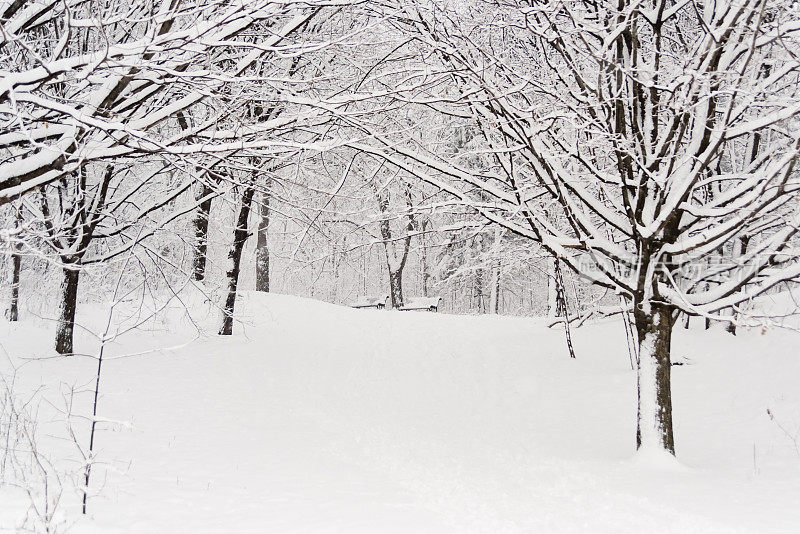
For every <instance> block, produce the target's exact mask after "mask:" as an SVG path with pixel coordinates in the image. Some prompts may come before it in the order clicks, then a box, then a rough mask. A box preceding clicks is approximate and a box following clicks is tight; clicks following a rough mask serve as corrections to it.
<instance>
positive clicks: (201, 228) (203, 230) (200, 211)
mask: <svg viewBox="0 0 800 534" xmlns="http://www.w3.org/2000/svg"><path fill="white" fill-rule="evenodd" d="M212 191H213V190H212V189H211V188H210V187H209V186H207V185H206V184H202V183H201V184H200V189H199V191H198V192H197V197H196V198H197V200H200V199H202V198H205V197H208V196H209V195H211V193H212ZM210 213H211V198H210V197H209V198H207V199H206V200H204V201H203V202H202V203H201V204H200V207H199V208H197V213H196V214H195V217H194V237H195V245H194V246H195V249H194V258H193V265H192V273H193V276H194V279H195V280H196V281H198V282H202V281H203V280H205V277H206V258H207V256H208V218H209V215H210Z"/></svg>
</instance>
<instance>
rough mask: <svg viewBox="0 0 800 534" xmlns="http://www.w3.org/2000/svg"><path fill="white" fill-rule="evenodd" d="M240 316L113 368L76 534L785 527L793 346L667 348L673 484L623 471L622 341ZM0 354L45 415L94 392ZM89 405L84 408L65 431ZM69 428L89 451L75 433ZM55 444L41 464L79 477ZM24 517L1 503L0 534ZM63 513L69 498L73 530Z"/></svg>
mask: <svg viewBox="0 0 800 534" xmlns="http://www.w3.org/2000/svg"><path fill="white" fill-rule="evenodd" d="M241 303H242V304H243V306H242V307H241V308H240V310H241V317H242V322H241V323H240V324H239V325H238V330H237V332H236V335H235V336H233V337H231V338H227V339H225V338H219V337H216V336H209V337H205V338H202V339H194V338H195V336H196V334H195V333H194V330H193V329H192V328H191V325H190V323H189V322H188V321H187V320H186V319H182V318H179V317H178V316H173V317H171V318H170V319H169V320H163V321H160V322H159V323H158V324H154V325H151V330H150V331H149V332H146V333H136V334H131V335H128V336H124V337H123V338H121V339H120V341H119V342H117V343H115V344H114V346H113V347H110V351H109V354H108V356H109V358H110V359H109V360H107V361H106V363H104V369H103V373H104V375H103V382H102V391H103V394H102V396H101V398H100V411H99V413H100V415H102V417H103V418H107V419H110V420H114V421H122V422H125V423H126V424H111V423H105V424H103V425H101V427H102V429H101V432H100V433H99V435H98V438H97V439H98V447H99V449H98V456H97V459H98V461H99V462H102V464H101V465H100V466H98V467H96V468H95V472H94V473H93V477H94V479H93V483H92V487H93V490H96V491H97V492H99V494H98V495H97V496H94V497H93V498H92V499H91V500H90V503H89V504H90V508H89V512H90V513H89V517H88V519H82V520H79V521H78V522H77V524H74V525H72V528H71V529H70V532H76V533H79V534H80V533H92V532H136V533H176V532H191V533H205V532H348V533H350V532H609V533H611V532H614V533H617V532H631V533H641V532H681V533H684V532H759V533H772V532H775V533H778V532H786V533H789V532H798V528H800V507H799V506H798V503H800V452H798V451H797V450H796V449H795V444H794V442H793V441H792V439H790V438H791V437H794V438H795V439H798V440H800V388H798V384H800V357H799V356H798V348H800V334H796V333H792V332H788V331H768V332H766V333H765V334H763V335H762V333H761V332H760V331H751V332H742V333H741V335H739V336H737V337H733V336H730V335H728V334H726V333H724V332H723V331H722V330H721V329H712V330H711V331H708V332H705V331H703V330H700V329H696V330H695V329H693V330H691V331H684V330H682V329H681V330H677V331H676V336H675V341H674V354H675V358H676V359H680V360H681V361H685V362H686V365H681V366H676V367H674V368H673V372H674V374H673V376H674V404H675V420H676V442H677V449H678V457H679V462H680V463H679V464H677V463H676V464H675V465H669V464H663V463H652V462H648V461H646V460H642V459H636V458H635V457H634V448H635V447H634V429H635V419H634V417H635V394H636V393H635V376H634V373H633V372H632V371H631V370H630V365H629V362H628V356H627V349H626V348H625V336H624V330H623V328H622V325H621V324H620V323H619V322H616V321H613V320H608V321H605V322H602V323H600V324H595V325H589V326H585V327H583V328H581V329H578V330H577V331H575V332H574V341H575V348H576V352H577V355H578V359H577V360H576V361H571V360H570V359H569V358H568V357H567V355H566V350H565V347H564V342H563V337H562V332H561V331H560V330H559V329H557V328H556V329H552V330H551V329H548V328H546V326H544V324H543V323H542V322H541V321H537V320H531V319H521V318H503V317H492V316H481V317H463V316H448V315H442V314H440V315H435V314H428V313H400V312H388V311H367V310H352V309H348V308H342V307H337V306H333V305H329V304H323V303H320V302H316V301H312V300H308V299H300V298H294V297H287V296H279V295H257V294H252V293H247V294H245V296H244V299H243V300H242V301H241ZM87 320H89V321H91V320H92V319H91V318H87ZM96 320H97V321H99V317H98V318H96ZM0 335H2V339H3V340H4V341H3V348H4V350H5V352H6V353H8V355H9V357H10V359H11V361H13V362H14V363H15V365H19V364H20V363H21V362H25V364H24V365H22V367H21V368H20V369H19V370H18V373H17V374H18V376H17V383H16V388H17V390H18V391H23V390H27V389H30V388H32V387H34V385H36V384H38V383H39V382H44V383H45V384H47V388H46V390H45V391H44V392H43V395H45V396H49V398H51V399H56V400H55V401H54V402H53V404H54V405H56V406H58V405H59V399H62V400H63V399H64V398H65V397H66V396H67V395H65V393H64V392H65V391H68V390H69V389H70V388H72V387H77V388H78V389H80V388H81V387H84V386H85V385H86V384H89V385H91V384H90V381H91V376H92V372H93V370H94V366H95V365H96V364H95V362H94V361H93V360H91V359H88V358H70V359H69V360H66V361H65V360H63V359H42V356H45V355H49V354H50V352H51V351H50V350H49V343H50V330H49V328H48V327H47V326H46V325H41V324H37V323H35V322H26V323H22V324H16V325H11V324H8V323H2V324H1V325H0ZM78 346H79V347H80V346H84V347H87V348H86V350H87V351H88V350H89V347H91V346H93V345H91V342H90V340H89V338H88V337H84V338H83V343H82V344H79V345H78ZM165 346H166V347H172V348H171V349H168V350H161V351H155V352H146V353H145V354H140V355H135V356H128V357H118V356H124V355H130V354H132V353H135V352H142V351H146V350H148V349H150V348H157V347H165ZM115 356H116V358H115ZM27 358H37V359H35V360H27ZM2 365H5V366H6V367H5V368H3V369H4V370H6V369H7V367H8V365H9V364H8V362H5V363H3V364H2ZM6 372H7V370H6ZM26 388H27V389H26ZM87 403H88V396H87V395H86V394H79V395H78V396H77V398H76V400H75V407H74V410H75V412H76V413H79V412H80V410H86V409H87V408H88V404H87ZM62 405H63V402H62ZM768 408H769V409H770V411H771V412H772V413H773V415H774V416H775V417H776V420H777V421H778V423H780V424H781V426H782V427H783V429H784V430H786V431H784V430H782V429H781V428H780V427H779V426H778V425H777V424H776V422H775V421H772V420H771V419H770V417H769V416H768V415H767V409H768ZM40 409H41V410H42V413H45V412H46V411H47V409H48V407H47V405H45V404H44V403H43V404H42V406H41V408H40ZM81 413H85V411H84V412H81ZM57 419H58V418H56V417H53V418H52V420H53V421H57ZM127 423H130V428H128V426H127ZM73 424H74V426H75V427H76V428H77V431H78V434H79V436H82V437H81V439H84V437H85V434H86V429H85V422H83V423H81V422H78V421H73ZM82 424H83V425H84V426H81V425H82ZM51 426H52V429H51V430H50V431H49V434H50V436H51V438H52V439H45V438H43V440H42V443H43V445H42V446H43V447H44V446H47V447H51V448H52V450H54V451H60V452H59V454H61V455H66V454H72V455H73V456H74V450H75V447H74V445H72V444H71V443H68V440H57V439H55V437H57V436H58V435H59V433H63V424H61V425H60V426H59V425H58V424H57V423H55V422H54V423H52V424H51ZM70 451H72V452H70ZM53 454H54V455H56V452H54V453H53ZM24 503H25V500H24V498H23V496H21V495H20V494H19V493H18V492H16V493H15V492H14V491H12V490H8V489H7V490H5V492H4V493H0V529H2V528H3V527H5V528H8V529H10V528H12V527H13V525H14V524H17V523H18V522H19V520H20V516H21V515H22V514H23V513H24V510H23V508H24ZM78 503H79V497H78V496H77V495H76V494H75V493H74V491H73V490H67V492H66V493H65V495H64V497H63V499H62V503H61V509H62V510H63V511H64V512H66V514H67V520H66V521H67V523H66V524H65V525H71V524H72V520H74V518H75V517H77V516H76V514H77V511H78V509H77V505H78Z"/></svg>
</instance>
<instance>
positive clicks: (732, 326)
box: [725, 140, 758, 336]
mask: <svg viewBox="0 0 800 534" xmlns="http://www.w3.org/2000/svg"><path fill="white" fill-rule="evenodd" d="M754 143H755V145H756V146H758V140H755V141H754ZM755 156H756V154H754V155H753V159H755ZM749 244H750V238H749V237H748V236H742V237H740V238H739V239H737V240H736V242H735V243H734V248H733V256H734V258H737V259H738V258H741V257H742V256H743V255H744V254H747V246H748V245H749ZM730 313H731V315H732V316H733V319H732V320H731V321H730V322H729V323H728V324H727V326H726V327H725V330H727V331H728V333H730V334H733V335H734V336H735V335H736V321H737V320H738V318H739V314H738V313H737V312H736V310H734V309H733V308H731V311H730Z"/></svg>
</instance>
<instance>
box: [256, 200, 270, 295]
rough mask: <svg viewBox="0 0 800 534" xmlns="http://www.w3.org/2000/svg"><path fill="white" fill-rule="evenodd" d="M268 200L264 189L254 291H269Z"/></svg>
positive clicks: (260, 210) (257, 243)
mask: <svg viewBox="0 0 800 534" xmlns="http://www.w3.org/2000/svg"><path fill="white" fill-rule="evenodd" d="M269 201H270V194H269V192H267V191H265V192H264V193H262V195H261V207H260V208H259V217H260V219H261V220H260V221H259V224H258V236H257V240H256V291H263V292H265V293H269V243H268V241H267V238H268V236H269V216H270V209H269Z"/></svg>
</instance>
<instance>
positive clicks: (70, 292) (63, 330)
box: [56, 263, 80, 354]
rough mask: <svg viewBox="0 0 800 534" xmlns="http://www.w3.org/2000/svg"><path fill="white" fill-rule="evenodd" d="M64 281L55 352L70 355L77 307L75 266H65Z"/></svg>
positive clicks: (76, 271)
mask: <svg viewBox="0 0 800 534" xmlns="http://www.w3.org/2000/svg"><path fill="white" fill-rule="evenodd" d="M63 271H64V280H63V282H62V283H61V308H60V310H61V312H60V314H59V318H58V327H57V329H56V352H58V353H59V354H72V352H74V351H73V341H72V337H73V332H74V330H75V310H76V309H77V307H78V278H79V276H80V270H79V269H78V267H77V265H75V264H69V263H68V264H65V265H64V267H63Z"/></svg>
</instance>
